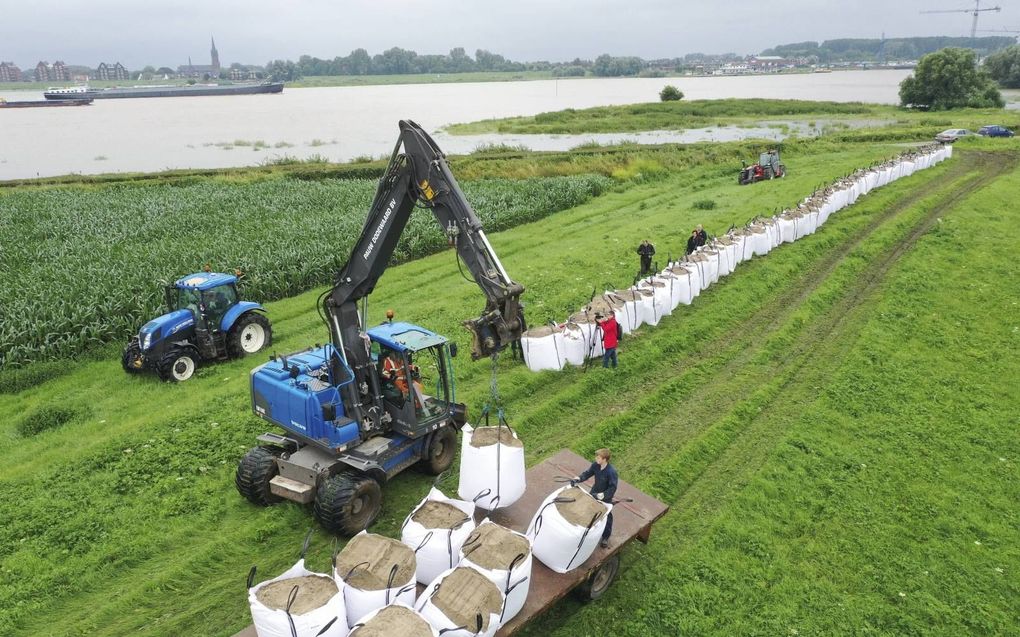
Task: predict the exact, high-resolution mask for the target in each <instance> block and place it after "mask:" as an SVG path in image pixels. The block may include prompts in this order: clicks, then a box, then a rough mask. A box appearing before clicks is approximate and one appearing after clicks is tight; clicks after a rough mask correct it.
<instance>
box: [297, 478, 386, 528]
mask: <svg viewBox="0 0 1020 637" xmlns="http://www.w3.org/2000/svg"><path fill="white" fill-rule="evenodd" d="M381 509H382V488H381V487H380V486H379V483H378V482H376V481H375V480H373V479H372V478H369V477H367V476H362V475H358V474H356V473H339V474H337V475H335V476H333V477H332V478H327V479H326V480H323V481H322V483H321V484H320V485H319V488H318V490H317V491H316V493H315V505H314V507H313V512H314V514H315V519H316V520H318V521H319V524H321V525H322V526H323V527H325V528H326V530H328V531H329V532H331V533H337V534H340V535H346V536H352V535H357V534H358V533H360V532H361V531H364V530H365V529H366V528H368V526H369V525H370V524H372V522H375V519H376V517H378V515H379V511H380V510H381Z"/></svg>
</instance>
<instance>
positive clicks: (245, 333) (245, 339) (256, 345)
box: [227, 312, 273, 358]
mask: <svg viewBox="0 0 1020 637" xmlns="http://www.w3.org/2000/svg"><path fill="white" fill-rule="evenodd" d="M272 342H273V328H272V326H271V325H270V324H269V319H267V318H266V317H265V316H263V315H261V314H259V313H258V312H248V313H247V314H245V315H244V316H242V317H241V318H239V319H238V320H237V322H236V323H234V327H232V328H230V334H229V335H228V336H227V347H228V348H230V356H231V357H232V358H241V357H242V356H247V355H248V354H254V353H255V352H257V351H259V350H260V349H263V348H265V347H268V346H269V344H270V343H272Z"/></svg>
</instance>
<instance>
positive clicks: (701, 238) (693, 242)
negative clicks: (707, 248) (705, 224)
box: [687, 223, 708, 254]
mask: <svg viewBox="0 0 1020 637" xmlns="http://www.w3.org/2000/svg"><path fill="white" fill-rule="evenodd" d="M706 243H708V233H707V232H705V229H704V228H702V227H701V224H700V223H699V224H698V227H697V228H695V229H694V230H691V236H690V237H689V238H688V239H687V254H691V253H692V252H694V251H695V250H697V249H698V248H700V247H701V246H703V245H705V244H706Z"/></svg>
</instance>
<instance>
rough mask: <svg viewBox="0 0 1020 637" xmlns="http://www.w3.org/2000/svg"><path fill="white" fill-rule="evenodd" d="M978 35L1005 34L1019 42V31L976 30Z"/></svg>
mask: <svg viewBox="0 0 1020 637" xmlns="http://www.w3.org/2000/svg"><path fill="white" fill-rule="evenodd" d="M978 33H1007V34H1010V35H1012V36H1013V37H1014V38H1016V40H1017V42H1020V29H978Z"/></svg>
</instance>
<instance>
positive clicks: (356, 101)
mask: <svg viewBox="0 0 1020 637" xmlns="http://www.w3.org/2000/svg"><path fill="white" fill-rule="evenodd" d="M909 73H910V72H909V71H902V70H882V71H845V72H834V73H815V74H802V75H757V76H740V77H697V78H633V79H574V80H545V81H529V82H490V83H476V84H405V85H394V86H360V87H334V88H302V89H295V88H286V89H284V92H283V93H282V94H279V95H247V96H245V95H242V96H229V97H228V96H224V97H177V98H152V99H118V100H96V101H95V102H94V103H93V104H92V105H91V106H85V107H66V108H24V109H0V180H5V179H20V178H31V177H47V176H53V175H64V174H71V173H79V174H96V173H106V172H126V171H137V172H153V171H161V170H167V169H175V168H219V167H229V166H247V165H257V164H260V163H264V162H267V161H271V160H273V159H278V158H281V157H296V158H307V157H311V156H315V155H318V156H321V157H324V158H327V159H329V160H330V161H338V162H339V161H349V160H351V159H353V158H356V157H363V156H366V155H367V156H372V157H380V156H383V155H385V156H388V155H389V153H390V152H391V151H392V149H393V145H394V143H395V142H396V139H397V132H398V131H397V121H398V120H400V119H413V120H415V121H417V122H418V123H419V124H421V125H422V126H423V127H424V128H425V129H426V130H428V131H430V132H434V133H435V136H436V141H437V143H438V144H439V146H440V147H441V148H442V149H443V150H444V151H446V152H448V153H451V154H459V153H468V152H471V151H472V150H474V149H475V148H477V147H478V146H480V145H483V144H487V143H506V144H523V145H525V146H527V147H529V148H532V149H535V150H565V149H569V148H572V147H574V146H577V145H579V144H582V143H585V142H588V141H597V142H600V143H608V142H619V141H624V140H632V141H637V142H639V143H662V142H692V141H701V140H719V141H722V140H728V139H736V138H741V137H749V136H754V137H771V138H779V137H781V136H782V134H783V133H782V131H781V130H780V129H778V128H769V127H763V128H758V129H737V128H722V129H719V128H715V129H702V130H697V131H674V132H669V131H659V132H652V133H637V134H614V135H580V136H577V135H537V136H536V135H526V136H497V135H483V136H451V135H448V134H446V133H443V132H442V131H441V130H440V129H442V127H444V126H447V125H449V124H453V123H459V122H471V121H476V120H482V119H489V118H500V117H509V116H514V115H534V114H537V113H542V112H548V111H558V110H562V109H565V108H587V107H591V106H604V105H612V104H632V103H638V102H651V101H656V100H658V93H659V91H660V90H661V89H662V87H663V86H665V85H667V84H673V85H675V86H678V87H679V88H680V89H681V90H682V91H683V92H684V94H685V98H686V99H721V98H727V97H742V98H747V97H763V98H781V99H804V100H831V101H837V102H851V101H863V102H876V103H884V104H895V103H897V101H898V97H897V91H898V88H899V83H900V82H901V81H902V80H903V78H905V77H907V75H909ZM0 97H5V98H7V99H8V100H24V99H42V94H41V93H36V92H26V91H7V92H0ZM819 125H821V124H819ZM798 132H801V133H803V132H810V131H798Z"/></svg>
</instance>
